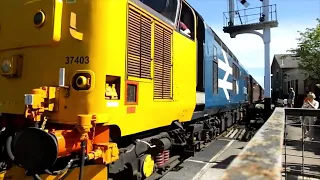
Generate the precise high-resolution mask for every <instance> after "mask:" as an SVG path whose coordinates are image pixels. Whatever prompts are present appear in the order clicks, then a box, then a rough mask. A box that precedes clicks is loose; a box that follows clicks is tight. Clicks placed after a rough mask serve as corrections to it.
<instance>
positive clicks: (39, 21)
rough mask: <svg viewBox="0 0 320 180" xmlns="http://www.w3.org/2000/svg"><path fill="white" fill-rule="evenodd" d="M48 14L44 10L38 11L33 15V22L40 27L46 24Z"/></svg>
mask: <svg viewBox="0 0 320 180" xmlns="http://www.w3.org/2000/svg"><path fill="white" fill-rule="evenodd" d="M45 19H46V16H45V14H44V12H43V11H41V10H40V11H38V12H37V13H36V14H35V15H34V17H33V23H34V25H35V26H36V27H40V26H42V25H43V24H44V21H45Z"/></svg>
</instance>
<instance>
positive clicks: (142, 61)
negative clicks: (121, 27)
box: [127, 9, 152, 78]
mask: <svg viewBox="0 0 320 180" xmlns="http://www.w3.org/2000/svg"><path fill="white" fill-rule="evenodd" d="M151 24H152V22H151V19H149V18H147V17H146V16H144V15H142V14H140V13H138V12H136V11H134V10H132V9H129V18H128V51H127V61H128V62H127V73H128V76H133V77H138V78H151V64H150V63H151Z"/></svg>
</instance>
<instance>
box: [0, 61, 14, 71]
mask: <svg viewBox="0 0 320 180" xmlns="http://www.w3.org/2000/svg"><path fill="white" fill-rule="evenodd" d="M11 69H12V62H11V60H10V59H4V60H3V61H2V63H1V73H2V74H8V73H10V71H11Z"/></svg>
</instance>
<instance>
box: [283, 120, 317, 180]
mask: <svg viewBox="0 0 320 180" xmlns="http://www.w3.org/2000/svg"><path fill="white" fill-rule="evenodd" d="M300 123H301V122H300V119H299V117H294V118H290V117H289V118H288V119H287V122H286V124H287V125H286V129H287V136H286V140H287V141H286V143H285V146H283V150H282V152H283V156H282V162H283V168H284V169H285V168H286V173H285V170H284V172H283V173H282V179H283V180H284V179H286V177H285V174H287V179H289V180H291V179H292V180H295V179H305V180H311V179H312V180H313V179H318V180H319V179H320V127H319V125H320V121H319V120H318V121H317V122H316V124H315V125H318V127H315V131H314V140H313V141H310V140H309V138H305V139H304V141H302V139H301V138H302V128H301V125H300Z"/></svg>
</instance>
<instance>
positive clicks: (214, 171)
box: [161, 138, 247, 180]
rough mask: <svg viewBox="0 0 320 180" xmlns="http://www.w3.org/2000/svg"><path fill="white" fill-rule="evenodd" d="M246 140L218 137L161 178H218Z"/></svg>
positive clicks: (164, 179)
mask: <svg viewBox="0 0 320 180" xmlns="http://www.w3.org/2000/svg"><path fill="white" fill-rule="evenodd" d="M246 144H247V143H246V142H240V141H237V140H232V139H228V138H220V139H218V140H215V141H214V142H212V143H211V144H210V145H209V146H208V147H207V148H205V149H203V151H200V152H198V153H197V154H196V155H195V156H194V157H191V158H189V159H187V160H185V161H184V162H183V163H182V164H181V165H180V166H181V167H182V169H180V170H178V171H171V172H169V173H168V174H166V175H165V176H164V177H163V178H161V180H200V179H201V180H209V179H210V180H216V179H217V180H218V179H220V177H221V176H222V174H223V173H224V171H225V169H226V167H227V166H228V165H229V164H230V162H231V161H232V160H233V158H234V157H236V156H237V155H238V154H239V152H240V151H241V150H242V148H243V147H244V146H245V145H246Z"/></svg>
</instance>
